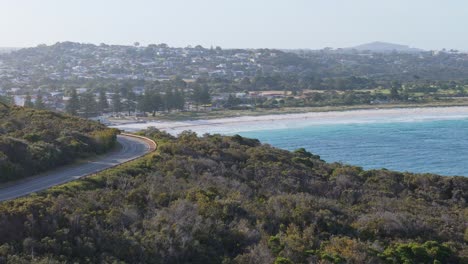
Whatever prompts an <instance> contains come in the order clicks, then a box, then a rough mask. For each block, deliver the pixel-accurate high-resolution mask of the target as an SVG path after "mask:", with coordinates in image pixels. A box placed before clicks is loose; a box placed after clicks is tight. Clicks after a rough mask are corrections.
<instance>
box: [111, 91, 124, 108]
mask: <svg viewBox="0 0 468 264" xmlns="http://www.w3.org/2000/svg"><path fill="white" fill-rule="evenodd" d="M112 110H113V111H114V113H119V112H122V98H121V97H120V93H119V92H116V93H115V94H113V95H112Z"/></svg>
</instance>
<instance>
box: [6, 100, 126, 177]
mask: <svg viewBox="0 0 468 264" xmlns="http://www.w3.org/2000/svg"><path fill="white" fill-rule="evenodd" d="M116 134H117V131H115V130H113V129H108V128H106V127H105V126H103V125H101V124H99V123H97V122H93V121H88V120H84V119H80V118H76V117H71V116H66V115H62V114H58V113H54V112H49V111H41V110H34V109H28V108H22V107H10V108H7V107H5V106H2V105H0V182H5V181H9V180H16V179H20V178H23V177H28V176H31V175H33V174H36V173H39V172H42V171H45V170H48V169H51V168H54V167H57V166H60V165H64V164H67V163H70V162H72V161H74V160H76V159H77V158H82V157H86V156H89V155H93V154H99V153H103V152H105V151H106V150H109V149H110V148H112V147H113V146H114V143H115V140H116Z"/></svg>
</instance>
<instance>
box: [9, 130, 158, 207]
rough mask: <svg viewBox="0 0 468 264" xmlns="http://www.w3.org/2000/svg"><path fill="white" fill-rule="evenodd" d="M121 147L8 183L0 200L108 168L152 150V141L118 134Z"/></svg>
mask: <svg viewBox="0 0 468 264" xmlns="http://www.w3.org/2000/svg"><path fill="white" fill-rule="evenodd" d="M117 141H118V142H119V143H120V145H121V148H120V149H118V150H116V151H113V152H110V153H108V154H106V155H105V156H101V157H99V158H97V159H96V160H91V161H89V162H86V163H81V164H76V165H71V166H66V167H63V168H59V169H57V170H53V171H49V172H46V173H43V174H40V175H38V176H34V177H32V178H28V179H25V180H22V181H19V182H13V183H8V185H7V186H5V187H2V188H0V201H5V200H11V199H14V198H18V197H21V196H25V195H28V194H31V193H34V192H38V191H42V190H45V189H47V188H50V187H52V186H55V185H59V184H63V183H66V182H69V181H73V180H76V179H79V178H81V177H84V176H87V175H90V174H93V173H96V172H99V171H102V170H104V169H108V168H110V167H113V166H116V165H119V164H122V163H124V162H127V161H130V160H132V159H135V158H138V157H141V156H143V155H145V154H146V153H148V152H150V151H151V148H152V145H151V143H150V142H148V141H146V140H144V139H140V138H134V137H129V136H124V135H119V136H117Z"/></svg>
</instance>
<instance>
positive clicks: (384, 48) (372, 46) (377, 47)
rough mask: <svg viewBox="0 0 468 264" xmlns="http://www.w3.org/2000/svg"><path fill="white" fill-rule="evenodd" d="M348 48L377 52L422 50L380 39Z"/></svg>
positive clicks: (416, 51)
mask: <svg viewBox="0 0 468 264" xmlns="http://www.w3.org/2000/svg"><path fill="white" fill-rule="evenodd" d="M348 49H353V50H359V51H371V52H378V53H388V52H394V51H396V52H401V53H418V52H423V51H424V50H422V49H417V48H411V47H409V46H407V45H400V44H394V43H387V42H380V41H375V42H371V43H366V44H362V45H358V46H355V47H351V48H348Z"/></svg>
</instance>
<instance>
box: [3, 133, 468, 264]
mask: <svg viewBox="0 0 468 264" xmlns="http://www.w3.org/2000/svg"><path fill="white" fill-rule="evenodd" d="M145 133H146V135H147V136H150V137H153V138H155V139H156V140H157V141H158V143H159V149H158V152H157V153H154V154H150V155H149V156H146V157H145V158H142V159H139V160H137V161H135V162H132V163H129V164H126V165H123V166H120V167H118V168H115V169H112V170H109V171H106V172H103V173H100V174H99V175H96V176H93V177H90V178H86V179H82V180H79V181H76V182H72V183H69V184H66V185H64V186H61V187H55V188H53V189H51V190H49V191H47V192H45V193H42V194H39V195H34V196H31V197H27V198H21V199H18V200H15V201H10V202H6V203H2V204H0V259H1V260H0V262H1V261H4V262H12V263H13V262H15V263H17V262H18V263H21V262H23V263H29V262H33V261H35V262H41V263H56V262H79V263H120V262H125V263H467V261H468V248H467V244H466V243H467V242H468V231H467V224H468V222H467V219H468V209H467V206H466V202H467V199H468V179H467V178H463V177H441V176H436V175H416V174H410V173H399V172H392V171H387V170H372V171H364V170H362V169H361V168H359V167H353V166H346V165H342V164H328V163H325V162H324V161H322V160H320V157H318V156H315V155H312V154H310V153H308V152H307V151H305V150H303V149H300V150H298V151H295V152H288V151H284V150H280V149H276V148H273V147H271V146H268V145H262V144H260V143H259V142H258V141H257V140H254V139H247V138H242V137H240V136H233V137H223V136H219V135H205V136H203V137H197V136H196V135H195V134H192V133H189V132H185V133H183V134H182V135H181V136H180V137H179V138H173V137H171V136H169V135H166V134H164V133H161V132H158V131H154V130H148V131H146V132H145Z"/></svg>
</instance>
